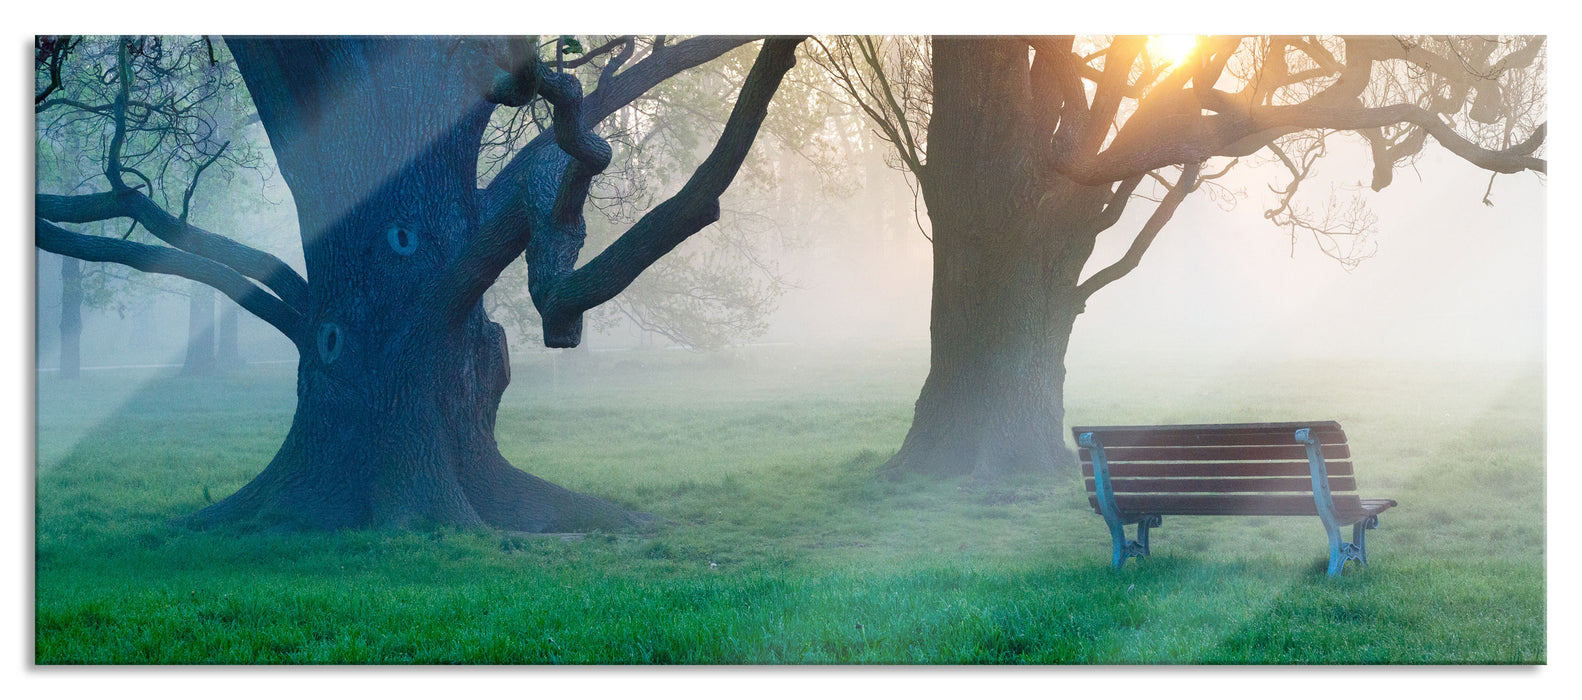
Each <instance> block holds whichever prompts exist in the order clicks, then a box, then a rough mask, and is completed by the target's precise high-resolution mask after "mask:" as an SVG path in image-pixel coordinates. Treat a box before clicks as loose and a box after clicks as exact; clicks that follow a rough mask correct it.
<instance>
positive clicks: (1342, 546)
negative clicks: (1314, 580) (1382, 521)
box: [1324, 516, 1379, 576]
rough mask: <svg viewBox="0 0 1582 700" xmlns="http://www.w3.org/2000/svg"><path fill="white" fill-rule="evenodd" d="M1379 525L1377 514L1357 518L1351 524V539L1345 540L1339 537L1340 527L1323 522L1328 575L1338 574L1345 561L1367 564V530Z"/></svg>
mask: <svg viewBox="0 0 1582 700" xmlns="http://www.w3.org/2000/svg"><path fill="white" fill-rule="evenodd" d="M1378 527H1379V518H1378V516H1373V517H1369V518H1364V519H1362V520H1358V521H1357V522H1356V523H1354V524H1352V526H1351V541H1350V542H1347V541H1345V540H1343V539H1341V537H1340V528H1339V527H1335V526H1333V525H1330V524H1329V523H1327V522H1326V523H1325V528H1324V529H1325V530H1327V531H1329V575H1330V576H1339V575H1340V573H1341V572H1342V571H1344V570H1345V568H1346V562H1348V561H1354V562H1357V563H1358V564H1361V565H1363V566H1367V565H1368V539H1367V534H1366V533H1367V531H1368V530H1373V529H1377V528H1378Z"/></svg>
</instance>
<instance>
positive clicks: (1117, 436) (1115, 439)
mask: <svg viewBox="0 0 1582 700" xmlns="http://www.w3.org/2000/svg"><path fill="white" fill-rule="evenodd" d="M1299 428H1309V429H1311V430H1312V431H1313V433H1314V434H1315V435H1317V436H1318V439H1319V443H1320V444H1325V445H1330V444H1339V443H1342V442H1345V441H1346V433H1345V431H1344V430H1342V429H1341V427H1340V423H1338V422H1336V421H1332V420H1324V421H1287V422H1280V423H1220V424H1200V425H1079V426H1074V427H1072V428H1071V434H1072V437H1076V436H1078V435H1081V434H1082V433H1086V432H1093V433H1102V434H1103V436H1104V444H1105V446H1106V447H1143V446H1149V445H1154V444H1159V443H1156V442H1154V441H1155V440H1178V439H1179V440H1185V441H1184V442H1167V443H1165V444H1214V445H1225V444H1260V443H1257V442H1254V443H1243V442H1197V441H1198V440H1216V441H1217V440H1236V439H1239V438H1240V437H1243V436H1263V435H1273V436H1275V437H1277V438H1279V440H1278V441H1277V442H1273V443H1262V444H1275V445H1282V444H1290V443H1292V442H1294V439H1293V437H1292V436H1293V435H1294V434H1295V433H1296V431H1297V430H1298V429H1299ZM1253 439H1258V440H1261V439H1263V438H1262V437H1256V438H1253Z"/></svg>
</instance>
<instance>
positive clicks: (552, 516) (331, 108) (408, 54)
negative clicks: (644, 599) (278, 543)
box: [189, 39, 651, 532]
mask: <svg viewBox="0 0 1582 700" xmlns="http://www.w3.org/2000/svg"><path fill="white" fill-rule="evenodd" d="M231 47H232V50H233V53H234V55H235V56H236V58H237V62H238V65H239V66H240V67H241V68H242V72H243V76H244V78H245V79H246V80H247V81H248V86H249V89H250V91H251V92H252V94H253V96H254V100H255V102H256V104H257V105H258V107H259V114H260V117H261V121H262V122H263V124H264V126H265V128H266V129H268V131H269V137H270V141H271V143H272V145H273V147H274V149H275V152H276V156H277V158H278V161H279V163H280V168H281V173H282V176H283V178H284V179H285V181H286V183H287V184H288V185H289V186H290V188H291V191H292V194H293V197H294V198H295V200H296V205H297V212H298V218H299V223H300V224H301V230H302V232H303V253H304V258H305V262H306V264H307V270H308V281H309V285H310V292H311V295H310V296H311V301H310V308H308V309H305V310H304V313H305V317H306V319H307V323H306V324H305V330H304V332H303V333H302V334H301V335H302V337H298V338H293V340H294V341H295V343H296V345H297V349H298V352H299V353H300V359H299V363H298V369H297V408H296V415H295V416H294V418H293V420H292V424H291V428H290V430H289V432H288V433H287V435H286V439H285V443H284V444H283V445H282V446H281V448H280V451H279V452H278V453H277V454H276V455H275V457H274V459H273V460H272V461H271V462H270V464H269V466H268V467H267V468H266V469H265V470H264V471H263V472H262V473H261V474H259V475H258V477H256V478H255V479H253V480H252V481H251V482H250V483H248V484H247V485H245V486H244V487H242V489H241V490H239V491H237V492H236V493H235V494H233V495H231V496H230V497H228V498H226V499H224V500H222V501H220V502H218V503H215V504H214V505H212V506H210V507H208V508H206V509H204V510H202V511H200V512H198V513H196V514H194V515H193V516H191V518H189V522H190V523H191V524H193V525H197V526H208V525H217V524H223V523H238V522H239V523H248V524H253V525H260V526H266V527H280V528H308V529H335V528H353V527H358V528H360V527H375V528H401V527H424V526H438V525H444V526H456V527H464V528H472V527H481V526H490V527H495V528H500V529H506V530H522V531H533V532H544V531H587V530H593V529H604V530H617V529H624V528H627V527H631V526H633V525H639V524H642V523H644V522H646V521H647V520H649V519H651V517H650V516H644V515H642V514H636V513H630V512H628V511H626V510H624V509H622V508H620V507H617V506H615V505H612V504H610V503H607V502H605V501H602V500H600V499H597V498H594V497H591V496H586V495H583V494H578V493H574V492H572V491H569V490H567V489H564V488H561V487H559V486H556V485H554V484H551V483H549V482H546V481H544V480H542V479H539V478H537V477H534V476H531V475H529V474H527V473H525V472H522V471H520V470H517V469H516V468H514V467H512V466H511V465H510V464H509V463H508V462H507V461H506V460H505V459H504V458H503V457H502V456H501V455H500V452H499V450H498V448H497V447H496V444H495V439H494V431H495V415H496V410H497V409H498V406H499V401H500V396H501V393H502V392H503V391H504V390H505V387H506V385H507V383H508V382H509V381H510V364H509V357H508V353H507V348H506V340H505V333H504V330H503V329H502V328H501V327H500V326H499V324H496V323H494V322H492V321H490V320H489V318H488V316H487V314H486V313H485V312H484V310H483V306H482V304H481V302H475V303H472V304H470V305H469V306H466V307H464V308H459V309H449V308H444V307H443V306H442V304H443V303H444V301H443V298H444V296H445V295H443V294H439V293H437V292H436V289H435V284H436V282H435V280H437V279H442V278H444V277H445V276H446V274H447V273H450V272H452V271H454V270H455V269H457V266H458V265H465V264H466V263H467V262H468V261H467V260H466V259H465V258H464V257H463V256H464V253H465V251H466V249H467V244H468V243H469V242H470V240H471V239H472V238H473V237H474V236H475V235H476V234H477V228H478V222H479V211H478V208H479V205H478V197H477V187H476V183H477V150H478V143H479V138H480V134H481V132H482V128H483V126H484V123H485V122H486V120H487V118H488V116H489V114H490V112H491V111H492V105H489V104H486V103H484V102H483V101H482V100H481V99H480V96H479V94H478V92H477V90H476V88H475V86H472V85H469V84H468V83H466V82H465V79H466V78H467V77H468V76H466V75H465V74H464V71H462V70H460V69H459V67H458V66H456V65H453V64H452V63H451V62H450V61H449V58H448V57H449V55H450V48H451V47H450V46H449V42H447V41H445V40H437V39H436V40H415V41H413V40H406V41H397V42H388V41H384V40H378V39H369V40H340V41H336V42H327V43H322V44H320V43H310V42H307V41H302V40H292V39H271V40H256V41H254V40H248V41H232V42H231Z"/></svg>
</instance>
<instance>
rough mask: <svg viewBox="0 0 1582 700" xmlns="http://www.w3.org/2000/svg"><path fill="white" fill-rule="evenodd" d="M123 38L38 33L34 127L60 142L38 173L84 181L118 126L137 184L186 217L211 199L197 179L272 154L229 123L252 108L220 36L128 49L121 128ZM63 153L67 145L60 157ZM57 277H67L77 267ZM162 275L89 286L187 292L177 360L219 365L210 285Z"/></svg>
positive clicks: (154, 41)
mask: <svg viewBox="0 0 1582 700" xmlns="http://www.w3.org/2000/svg"><path fill="white" fill-rule="evenodd" d="M120 43H121V42H120V40H119V39H117V38H114V37H81V36H72V37H49V36H41V37H37V38H36V39H35V42H34V44H35V63H34V66H35V73H36V74H37V76H38V80H37V84H38V85H39V89H38V91H37V93H36V94H35V100H34V109H35V111H36V112H37V114H38V119H39V135H40V138H41V139H42V140H43V141H44V142H46V144H47V146H48V147H49V148H50V150H53V151H57V152H59V153H56V154H54V155H56V156H57V157H53V158H50V157H45V154H44V153H41V154H40V166H41V167H40V174H41V176H42V175H43V174H44V171H46V170H48V171H50V173H51V176H52V177H53V179H54V180H55V181H56V183H57V187H60V186H64V185H65V183H68V182H69V183H70V185H69V186H64V189H63V190H61V189H58V190H57V191H72V192H74V191H77V190H79V189H81V187H83V186H87V185H88V184H89V183H90V182H91V181H92V180H93V179H94V175H95V173H102V172H103V162H104V159H105V157H106V153H107V149H108V148H109V146H110V139H108V138H107V136H108V135H111V134H117V133H118V134H119V137H120V139H121V141H120V142H119V144H118V148H119V149H120V154H121V155H120V157H121V159H122V163H121V167H122V168H123V170H124V173H125V175H126V176H127V177H129V178H131V179H132V181H133V182H134V183H136V184H135V187H136V188H137V189H139V190H140V191H142V192H144V193H145V194H146V196H148V197H149V198H150V199H152V200H153V201H156V202H158V203H159V205H160V206H161V207H163V208H165V209H168V210H178V208H179V212H180V214H179V217H178V218H180V219H181V220H183V221H186V220H187V219H188V218H189V217H195V218H202V217H201V215H200V213H199V212H203V211H205V210H208V211H211V212H212V211H214V210H215V209H216V208H214V207H208V206H206V205H207V203H208V198H207V197H204V196H202V195H201V194H200V188H202V187H204V186H210V187H212V186H213V183H214V182H215V181H216V180H219V181H223V182H224V183H230V182H231V180H233V178H235V177H236V175H237V174H238V171H257V170H259V169H261V168H262V167H263V166H264V164H265V163H264V158H263V157H262V155H261V153H260V151H259V149H258V148H257V147H256V146H255V144H253V143H252V140H251V139H250V138H249V136H250V135H249V134H247V133H245V132H244V131H243V130H242V129H240V128H236V127H235V126H234V125H237V124H241V123H245V121H246V120H247V119H248V118H249V115H250V113H251V111H252V108H251V104H250V103H249V102H248V101H247V99H246V93H245V92H243V91H242V90H241V77H240V76H239V75H238V74H237V73H236V69H235V65H234V63H233V62H232V61H231V60H230V56H229V54H227V53H226V52H225V51H224V49H223V47H221V46H216V45H215V44H214V43H213V42H211V41H209V40H207V39H203V38H180V39H177V38H170V37H146V38H141V39H137V40H135V41H134V42H133V43H132V44H131V45H130V47H129V49H128V51H127V57H126V62H125V75H124V77H125V79H126V84H125V88H124V89H125V93H126V95H125V100H124V101H125V109H124V110H123V111H122V112H121V113H120V117H119V118H120V121H121V124H122V126H123V128H121V129H120V130H119V131H117V129H116V127H115V126H114V123H115V122H116V120H117V116H116V115H117V113H116V112H115V108H114V107H115V104H116V101H117V98H118V95H119V93H120V92H121V90H122V86H121V81H120V77H121V76H118V75H117V70H118V68H117V66H118V58H117V53H118V51H119V45H120ZM68 59H69V60H68ZM254 118H256V117H254ZM41 150H43V149H41ZM63 155H64V156H69V157H59V156H63ZM46 166H47V167H46ZM205 176H207V177H205ZM138 228H139V226H138V224H137V222H136V221H135V220H134V221H133V222H132V224H131V225H130V226H129V227H128V228H127V229H126V230H125V231H123V232H122V235H123V237H127V238H131V239H132V240H139V241H147V240H153V239H152V238H148V237H145V236H144V235H137V236H135V237H134V235H133V234H139V233H140V232H139V231H138ZM69 265H70V264H69V263H68V266H69ZM96 267H97V266H96ZM64 269H65V268H63V270H64ZM97 271H98V270H95V272H97ZM62 279H63V282H64V283H66V284H72V282H71V280H73V279H74V278H73V277H71V276H66V277H63V278H62ZM155 279H156V278H154V277H147V276H142V275H136V276H127V275H124V274H109V275H100V276H98V277H97V278H95V279H94V283H96V284H99V285H101V286H102V289H101V291H102V292H103V293H101V294H98V295H95V296H94V297H93V299H94V301H95V302H97V303H94V304H92V305H95V306H103V305H104V304H106V303H109V301H110V300H111V299H116V298H119V297H123V296H124V294H123V293H122V292H124V291H126V290H127V287H128V286H129V285H130V286H133V287H142V286H144V285H148V286H150V287H152V288H154V289H161V290H163V291H169V292H172V293H176V294H180V295H182V296H185V297H187V298H188V304H189V306H188V316H189V323H188V329H189V337H188V343H187V352H186V358H185V362H184V364H183V370H182V371H183V373H185V374H194V375H206V374H210V373H212V372H213V371H214V370H215V368H216V366H217V365H216V360H215V350H214V341H215V339H214V312H215V298H214V290H213V289H212V288H211V287H207V286H204V285H201V284H196V283H195V284H193V285H189V286H185V287H173V286H172V285H170V284H169V283H168V282H160V281H154V280H155ZM62 298H63V300H66V301H72V302H76V301H80V300H81V299H83V296H82V295H81V294H70V293H67V294H64V295H63V297H62ZM73 316H76V317H79V318H80V307H77V308H73V309H71V310H68V311H66V312H64V313H63V316H62V319H63V321H64V320H65V319H67V318H71V317H73ZM65 328H67V326H63V330H64V329H65ZM80 328H81V326H80V322H79V323H78V324H77V325H76V326H75V327H73V330H74V331H75V332H78V333H80ZM63 340H65V338H64V337H63ZM61 348H62V350H63V351H75V349H76V342H75V339H72V340H71V341H69V342H63V343H62V345H61ZM76 363H77V360H76V358H73V359H72V360H70V361H63V362H62V365H61V366H62V375H63V376H66V375H67V374H68V371H67V367H68V366H71V365H75V364H76Z"/></svg>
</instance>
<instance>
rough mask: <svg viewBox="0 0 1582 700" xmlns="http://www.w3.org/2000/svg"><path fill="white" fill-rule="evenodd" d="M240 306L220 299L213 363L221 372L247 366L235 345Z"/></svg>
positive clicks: (228, 300) (239, 349) (238, 347)
mask: <svg viewBox="0 0 1582 700" xmlns="http://www.w3.org/2000/svg"><path fill="white" fill-rule="evenodd" d="M240 308H241V307H239V306H237V305H236V302H233V301H231V300H230V299H221V300H220V326H219V332H218V333H217V334H216V335H215V341H216V343H215V350H214V363H215V366H216V367H217V368H218V369H219V370H220V371H222V372H228V371H231V370H236V369H241V368H242V367H245V366H247V361H246V360H243V359H242V352H241V348H240V346H238V345H237V337H236V332H237V322H238V319H237V316H238V310H239V309H240Z"/></svg>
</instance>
